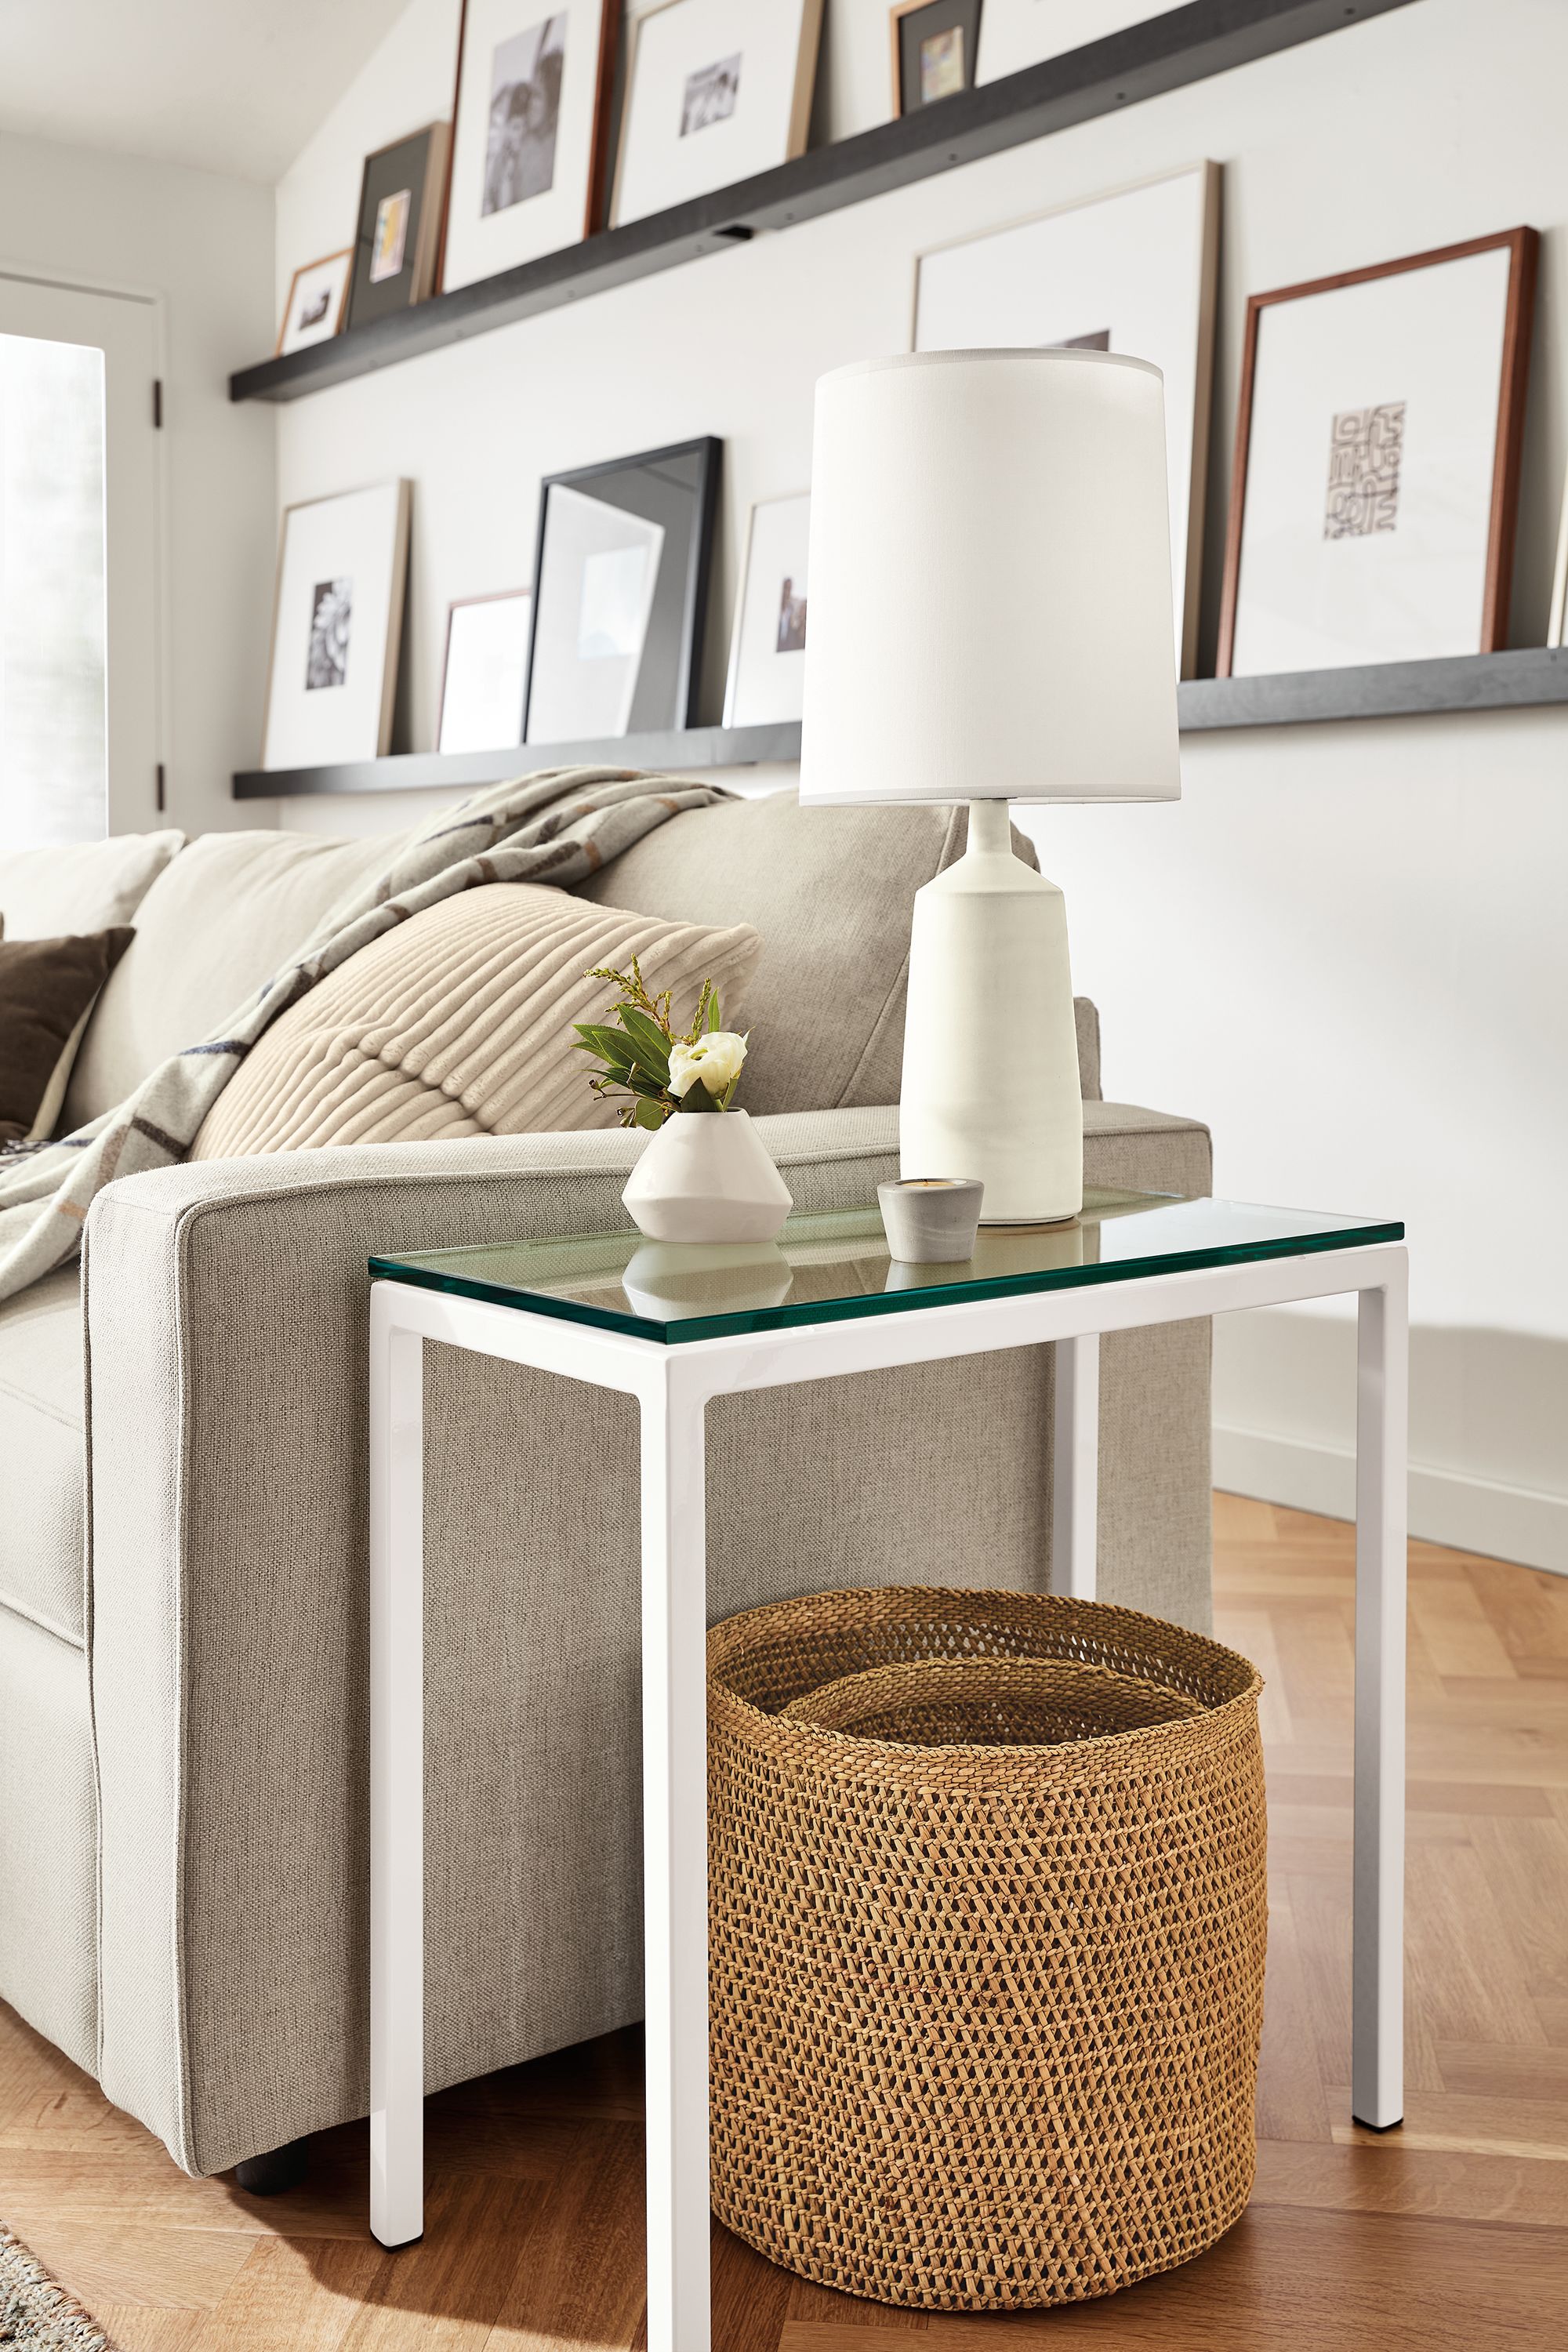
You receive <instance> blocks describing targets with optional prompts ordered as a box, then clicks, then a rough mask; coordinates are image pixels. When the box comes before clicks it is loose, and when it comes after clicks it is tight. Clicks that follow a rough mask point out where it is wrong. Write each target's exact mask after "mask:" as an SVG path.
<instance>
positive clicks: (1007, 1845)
mask: <svg viewBox="0 0 1568 2352" xmlns="http://www.w3.org/2000/svg"><path fill="white" fill-rule="evenodd" d="M1259 1687H1260V1685H1259V1683H1258V1676H1257V1675H1256V1673H1255V1672H1254V1670H1253V1668H1252V1667H1251V1666H1250V1665H1248V1664H1247V1661H1246V1660H1245V1659H1244V1658H1239V1657H1237V1655H1236V1654H1234V1653H1233V1652H1231V1651H1229V1650H1224V1649H1221V1648H1220V1647H1219V1645H1218V1644H1217V1643H1214V1642H1209V1641H1205V1640H1204V1639H1203V1638H1202V1637H1201V1636H1200V1635H1198V1634H1195V1633H1184V1631H1183V1630H1182V1629H1181V1628H1180V1627H1179V1626H1175V1625H1167V1624H1164V1623H1163V1622H1161V1621H1160V1620H1158V1619H1157V1618H1152V1617H1143V1616H1140V1615H1138V1614H1137V1613H1136V1612H1133V1611H1131V1610H1128V1609H1113V1608H1110V1607H1106V1606H1101V1605H1100V1604H1099V1603H1097V1602H1094V1601H1059V1600H1054V1599H1047V1598H1044V1597H1040V1596H1037V1595H1034V1594H1024V1593H1000V1592H952V1591H940V1590H936V1589H933V1588H931V1587H924V1586H917V1587H913V1588H908V1589H890V1590H885V1591H865V1592H829V1593H820V1594H816V1595H813V1596H811V1597H809V1598H807V1599H805V1600H802V1601H784V1602H781V1603H779V1604H778V1605H776V1606H774V1607H772V1608H766V1609H755V1610H752V1611H750V1612H747V1613H746V1614H745V1615H743V1616H740V1617H732V1618H731V1619H730V1620H729V1622H727V1623H725V1624H722V1625H717V1626H715V1627H714V1629H713V1631H712V1633H710V1635H709V1639H708V1706H709V1716H708V1720H709V1819H710V1937H711V1982H712V2084H711V2099H712V2156H713V2207H714V2210H715V2212H716V2213H717V2214H718V2215H719V2218H720V2220H721V2221H724V2222H725V2223H726V2224H727V2225H728V2226H729V2228H731V2230H733V2231H735V2232H736V2233H737V2235H738V2236H740V2237H742V2238H744V2239H745V2240H746V2241H747V2242H748V2243H749V2244H751V2245H753V2246H755V2247H756V2248H758V2250H759V2251H760V2252H763V2253H764V2254H766V2255H768V2256H769V2257H770V2259H771V2260H773V2262H776V2263H782V2264H784V2267H785V2268H787V2269H789V2270H793V2271H798V2272H799V2273H801V2274H802V2275H803V2276H805V2277H806V2278H810V2279H815V2280H817V2281H819V2282H820V2283H822V2284H825V2285H827V2286H832V2287H837V2288H841V2289H843V2290H844V2291H845V2292H847V2293H848V2294H859V2295H868V2296H870V2297H872V2298H874V2299H875V2300H877V2301H879V2302H883V2303H895V2304H909V2305H921V2306H924V2307H927V2308H931V2309H935V2310H944V2311H983V2310H984V2311H1005V2310H1018V2309H1026V2308H1029V2307H1034V2306H1038V2305H1044V2304H1053V2303H1068V2302H1074V2301H1077V2300H1079V2299H1080V2298H1083V2297H1086V2296H1089V2295H1099V2294H1111V2293H1112V2292H1114V2290H1115V2289H1116V2288H1118V2287H1122V2286H1127V2285H1130V2284H1131V2283H1132V2282H1133V2281H1134V2280H1135V2279H1141V2278H1146V2277H1148V2276H1149V2275H1150V2274H1151V2273H1153V2272H1155V2271H1163V2270H1167V2269H1169V2268H1170V2267H1171V2266H1172V2265H1173V2263H1182V2262H1186V2261H1188V2260H1189V2259H1190V2258H1191V2257H1192V2256H1193V2255H1194V2254H1197V2253H1200V2252H1202V2251H1203V2249H1204V2248H1205V2246H1208V2245H1211V2244H1212V2243H1213V2242H1214V2241H1215V2239H1216V2238H1217V2237H1219V2236H1220V2235H1221V2233H1222V2232H1223V2231H1226V2230H1227V2229H1228V2228H1229V2227H1230V2225H1231V2224H1232V2222H1233V2221H1236V2220H1237V2216H1238V2215H1239V2214H1240V2212H1241V2210H1242V2209H1243V2207H1244V2206H1245V2205H1246V2203H1247V2196H1248V2193H1249V2191H1250V2189H1251V2185H1252V2169H1253V2125H1252V2103H1253V2093H1254V2088H1255V2085H1256V2081H1257V2073H1258V2032H1259V2030H1260V2027H1261V2024H1262V2015H1263V1958H1264V1944H1265V1937H1266V1930H1267V1920H1268V1904H1267V1895H1266V1885H1265V1861H1264V1849H1265V1821H1264V1802H1263V1765H1262V1756H1261V1750H1260V1748H1259V1744H1258V1690H1259Z"/></svg>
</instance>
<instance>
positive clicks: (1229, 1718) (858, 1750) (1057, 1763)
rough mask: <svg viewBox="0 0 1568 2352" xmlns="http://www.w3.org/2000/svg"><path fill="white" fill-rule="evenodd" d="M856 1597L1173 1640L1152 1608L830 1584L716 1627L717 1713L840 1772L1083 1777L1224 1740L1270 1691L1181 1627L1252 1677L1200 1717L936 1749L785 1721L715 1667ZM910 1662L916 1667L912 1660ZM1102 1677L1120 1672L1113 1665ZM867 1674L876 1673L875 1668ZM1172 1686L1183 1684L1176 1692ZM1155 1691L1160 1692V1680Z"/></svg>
mask: <svg viewBox="0 0 1568 2352" xmlns="http://www.w3.org/2000/svg"><path fill="white" fill-rule="evenodd" d="M856 1599H864V1600H866V1601H872V1602H875V1603H877V1604H879V1605H878V1607H877V1608H876V1610H875V1611H874V1612H873V1613H874V1614H876V1615H879V1616H882V1617H887V1616H890V1615H893V1614H895V1613H896V1604H898V1603H900V1602H908V1603H910V1604H911V1611H912V1612H915V1613H918V1612H920V1611H921V1609H923V1610H924V1611H925V1612H927V1613H929V1614H930V1615H931V1616H936V1615H938V1614H941V1613H942V1604H943V1603H952V1604H957V1610H958V1611H959V1612H964V1611H965V1609H966V1605H967V1606H968V1607H969V1608H972V1609H973V1612H974V1613H977V1614H978V1613H980V1612H981V1611H983V1610H984V1607H985V1606H986V1605H987V1604H989V1605H991V1606H993V1607H994V1605H995V1604H996V1603H997V1602H999V1601H1000V1602H1015V1603H1016V1602H1017V1601H1026V1602H1029V1603H1031V1604H1042V1605H1043V1606H1046V1607H1048V1610H1049V1613H1050V1614H1051V1615H1052V1616H1054V1617H1057V1618H1058V1620H1065V1621H1066V1622H1072V1620H1073V1619H1075V1618H1077V1619H1079V1620H1081V1621H1082V1622H1084V1624H1085V1627H1086V1630H1087V1629H1088V1628H1089V1627H1090V1626H1092V1625H1093V1624H1095V1623H1096V1622H1099V1623H1100V1624H1101V1625H1104V1624H1106V1623H1108V1622H1110V1623H1119V1624H1121V1625H1122V1626H1125V1627H1126V1628H1127V1629H1128V1630H1129V1631H1132V1630H1134V1629H1136V1628H1139V1627H1143V1626H1147V1627H1149V1628H1151V1629H1157V1630H1158V1631H1159V1632H1161V1633H1170V1632H1171V1631H1172V1630H1174V1631H1176V1632H1177V1633H1179V1634H1180V1635H1181V1638H1182V1641H1183V1643H1188V1644H1191V1645H1192V1646H1193V1647H1194V1648H1195V1649H1197V1650H1198V1651H1200V1652H1203V1651H1206V1652H1207V1653H1208V1654H1210V1656H1211V1657H1212V1658H1213V1660H1214V1662H1215V1664H1216V1665H1218V1664H1223V1665H1225V1666H1226V1667H1228V1668H1230V1669H1231V1670H1232V1672H1235V1671H1236V1670H1237V1669H1239V1670H1240V1671H1241V1673H1242V1675H1244V1676H1245V1681H1244V1682H1243V1683H1242V1685H1241V1686H1240V1687H1239V1688H1237V1689H1235V1690H1233V1691H1232V1692H1231V1693H1230V1694H1229V1695H1228V1696H1226V1697H1225V1698H1223V1699H1220V1700H1217V1701H1210V1700H1202V1701H1200V1708H1199V1712H1198V1713H1196V1714H1195V1715H1190V1716H1183V1717H1174V1718H1173V1719H1171V1720H1168V1721H1166V1722H1163V1723H1154V1724H1133V1725H1131V1726H1129V1727H1126V1728H1124V1729H1121V1730H1116V1731H1105V1732H1098V1733H1095V1734H1092V1735H1091V1736H1090V1737H1089V1738H1085V1739H1074V1740H1062V1741H1058V1742H1055V1743H1053V1744H1050V1745H1044V1744H1041V1743H1039V1742H1037V1741H1030V1742H1019V1743H1014V1742H1006V1741H1000V1740H996V1741H986V1742H984V1743H982V1742H980V1741H975V1740H963V1741H959V1742H955V1743H952V1744H949V1745H945V1746H938V1745H937V1744H935V1743H934V1742H925V1741H910V1740H899V1739H878V1738H868V1737H867V1736H866V1735H865V1734H864V1733H861V1732H857V1731H838V1730H832V1729H828V1728H826V1727H823V1726H821V1725H817V1724H813V1723H808V1722H805V1721H804V1720H803V1719H802V1718H801V1717H798V1716H791V1715H786V1714H784V1713H783V1712H782V1711H775V1710H774V1709H772V1708H769V1707H764V1706H758V1705H757V1703H756V1701H755V1700H754V1699H751V1698H748V1697H746V1696H744V1695H743V1693H742V1692H740V1691H738V1690H736V1689H735V1688H734V1687H733V1685H731V1684H730V1683H729V1682H727V1681H726V1680H725V1679H724V1678H723V1667H724V1665H725V1664H729V1661H728V1660H724V1661H723V1662H722V1664H715V1662H714V1655H713V1654H714V1651H715V1649H716V1648H719V1649H721V1650H722V1648H723V1647H725V1646H726V1638H727V1641H728V1643H733V1642H734V1641H735V1640H736V1639H737V1633H736V1629H737V1628H739V1627H740V1626H742V1625H745V1624H752V1625H754V1626H756V1627H757V1628H758V1630H759V1631H760V1630H761V1629H762V1626H763V1623H764V1622H766V1621H770V1620H771V1621H773V1622H774V1623H778V1624H784V1623H787V1622H788V1621H789V1620H790V1618H792V1617H796V1618H798V1617H803V1616H805V1617H808V1616H809V1614H810V1611H811V1608H812V1605H813V1603H816V1602H821V1601H838V1602H842V1601H851V1600H856ZM909 1663H911V1664H914V1663H919V1662H918V1661H910V1662H909ZM930 1663H931V1664H949V1663H951V1664H954V1665H957V1664H963V1663H964V1662H963V1660H961V1659H952V1660H951V1661H945V1660H936V1659H933V1660H931V1662H930ZM1018 1663H1019V1664H1052V1663H1059V1664H1080V1665H1084V1666H1088V1667H1096V1666H1098V1665H1099V1664H1100V1662H1098V1661H1096V1660H1093V1659H1087V1658H1086V1659H1079V1660H1074V1659H1072V1658H1071V1657H1070V1656H1068V1655H1063V1654H1047V1655H1046V1656H1045V1657H1042V1658H1038V1659H1028V1658H1023V1659H1020V1660H1019V1661H1018ZM1102 1670H1105V1671H1110V1672H1115V1671H1117V1670H1116V1669H1115V1668H1110V1669H1102ZM865 1671H875V1669H874V1668H873V1669H866V1670H865ZM827 1679H828V1680H829V1681H834V1682H837V1681H844V1680H847V1676H845V1675H832V1676H829V1677H828V1678H827ZM1127 1679H1138V1680H1146V1681H1151V1682H1152V1681H1153V1680H1154V1678H1153V1677H1152V1676H1138V1677H1132V1676H1129V1677H1127ZM707 1681H708V1696H709V1705H710V1709H711V1708H713V1707H714V1706H715V1705H716V1704H717V1706H719V1707H720V1709H721V1711H722V1710H728V1709H733V1710H735V1712H736V1713H737V1715H738V1716H739V1717H740V1718H741V1720H742V1721H743V1722H745V1723H747V1725H748V1727H750V1728H752V1733H753V1736H756V1737H762V1738H766V1739H767V1740H768V1741H769V1742H770V1743H771V1742H774V1741H784V1742H789V1743H791V1744H797V1745H798V1747H799V1748H801V1749H803V1750H805V1749H807V1748H810V1749H814V1750H815V1752H816V1755H817V1757H818V1759H820V1761H821V1763H822V1765H823V1766H824V1767H825V1768H826V1767H828V1766H829V1765H830V1764H831V1763H832V1762H833V1761H834V1760H835V1759H837V1761H838V1763H839V1764H840V1765H841V1766H847V1767H852V1766H853V1765H854V1764H855V1763H856V1762H857V1761H859V1762H861V1763H862V1764H864V1765H871V1764H873V1763H875V1762H877V1761H879V1760H882V1759H885V1760H886V1761H887V1762H888V1763H889V1764H893V1763H897V1764H899V1765H900V1766H904V1765H907V1764H910V1763H912V1762H914V1761H916V1760H917V1759H925V1760H926V1762H927V1763H928V1764H929V1765H931V1766H933V1767H934V1766H936V1765H938V1764H939V1763H941V1762H943V1761H945V1762H946V1763H947V1764H948V1766H949V1767H950V1768H951V1766H952V1764H953V1763H954V1762H955V1761H956V1760H957V1759H963V1758H968V1759H973V1760H974V1761H975V1762H976V1763H979V1762H981V1761H982V1760H983V1759H984V1760H985V1761H988V1762H989V1763H990V1764H991V1765H993V1766H995V1765H998V1764H1000V1763H1002V1762H1003V1761H1004V1760H1005V1761H1007V1762H1008V1763H1011V1764H1014V1765H1016V1764H1017V1763H1019V1762H1021V1761H1023V1760H1025V1759H1028V1760H1030V1761H1032V1762H1033V1763H1034V1764H1035V1765H1036V1766H1037V1769H1039V1770H1041V1771H1042V1772H1043V1771H1046V1770H1048V1769H1061V1767H1062V1765H1063V1763H1064V1762H1065V1761H1066V1760H1068V1759H1070V1761H1071V1763H1072V1764H1073V1766H1074V1767H1075V1768H1076V1769H1078V1770H1079V1771H1084V1770H1088V1769H1092V1765H1093V1762H1094V1760H1095V1759H1105V1760H1106V1761H1108V1762H1109V1761H1110V1760H1112V1759H1116V1758H1120V1757H1123V1756H1124V1757H1127V1758H1128V1759H1131V1758H1132V1757H1133V1756H1134V1754H1135V1753H1136V1751H1137V1749H1138V1748H1139V1747H1140V1746H1143V1747H1168V1746H1169V1745H1170V1744H1171V1743H1172V1741H1173V1739H1174V1740H1180V1741H1182V1742H1183V1743H1184V1744H1190V1743H1191V1742H1193V1741H1194V1740H1202V1741H1204V1743H1205V1745H1206V1744H1208V1743H1209V1742H1211V1741H1215V1740H1217V1739H1219V1738H1223V1736H1224V1735H1225V1734H1226V1732H1227V1731H1228V1730H1229V1729H1230V1728H1231V1727H1232V1723H1233V1720H1234V1719H1242V1718H1245V1717H1247V1715H1248V1714H1249V1712H1250V1711H1252V1710H1254V1709H1256V1706H1257V1704H1258V1698H1259V1697H1260V1696H1261V1694H1262V1691H1263V1688H1264V1683H1263V1677H1262V1675H1260V1674H1259V1673H1258V1668H1257V1666H1256V1665H1254V1664H1253V1663H1252V1661H1251V1659H1250V1658H1247V1657H1244V1656H1243V1655H1242V1654H1241V1652H1240V1651H1239V1650H1232V1649H1230V1648H1228V1647H1227V1646H1226V1643H1222V1642H1216V1641H1215V1638H1214V1636H1213V1635H1212V1634H1210V1633H1193V1632H1192V1631H1191V1630H1190V1629H1189V1628H1188V1627H1186V1626H1178V1627H1175V1628H1174V1629H1173V1628H1172V1622H1171V1621H1170V1620H1169V1619H1167V1618H1163V1617H1155V1616H1153V1615H1152V1614H1151V1613H1150V1612H1148V1611H1146V1610H1140V1609H1127V1608H1123V1607H1122V1606H1121V1604H1120V1603H1119V1602H1116V1601H1080V1600H1077V1599H1074V1598H1072V1597H1070V1596H1068V1595H1066V1594H1058V1593H1016V1592H1011V1591H1005V1590H1004V1591H998V1590H996V1589H994V1588H992V1587H988V1586H979V1587H975V1586H955V1585H844V1586H833V1587H830V1588H828V1589H827V1590H826V1591H822V1592H816V1593H803V1594H800V1595H797V1596H796V1597H795V1599H793V1600H787V1601H764V1602H763V1603H762V1604H761V1605H760V1606H759V1607H757V1608H755V1609H746V1610H738V1611H736V1612H735V1613H734V1614H733V1615H731V1616H730V1617H726V1618H723V1619H721V1621H720V1622H719V1623H718V1624H716V1625H714V1626H712V1627H710V1631H709V1635H708V1675H707ZM1167 1686H1168V1687H1176V1686H1175V1685H1167ZM1155 1687H1160V1685H1158V1684H1157V1683H1156V1684H1155ZM802 1695H803V1696H804V1694H802Z"/></svg>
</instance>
